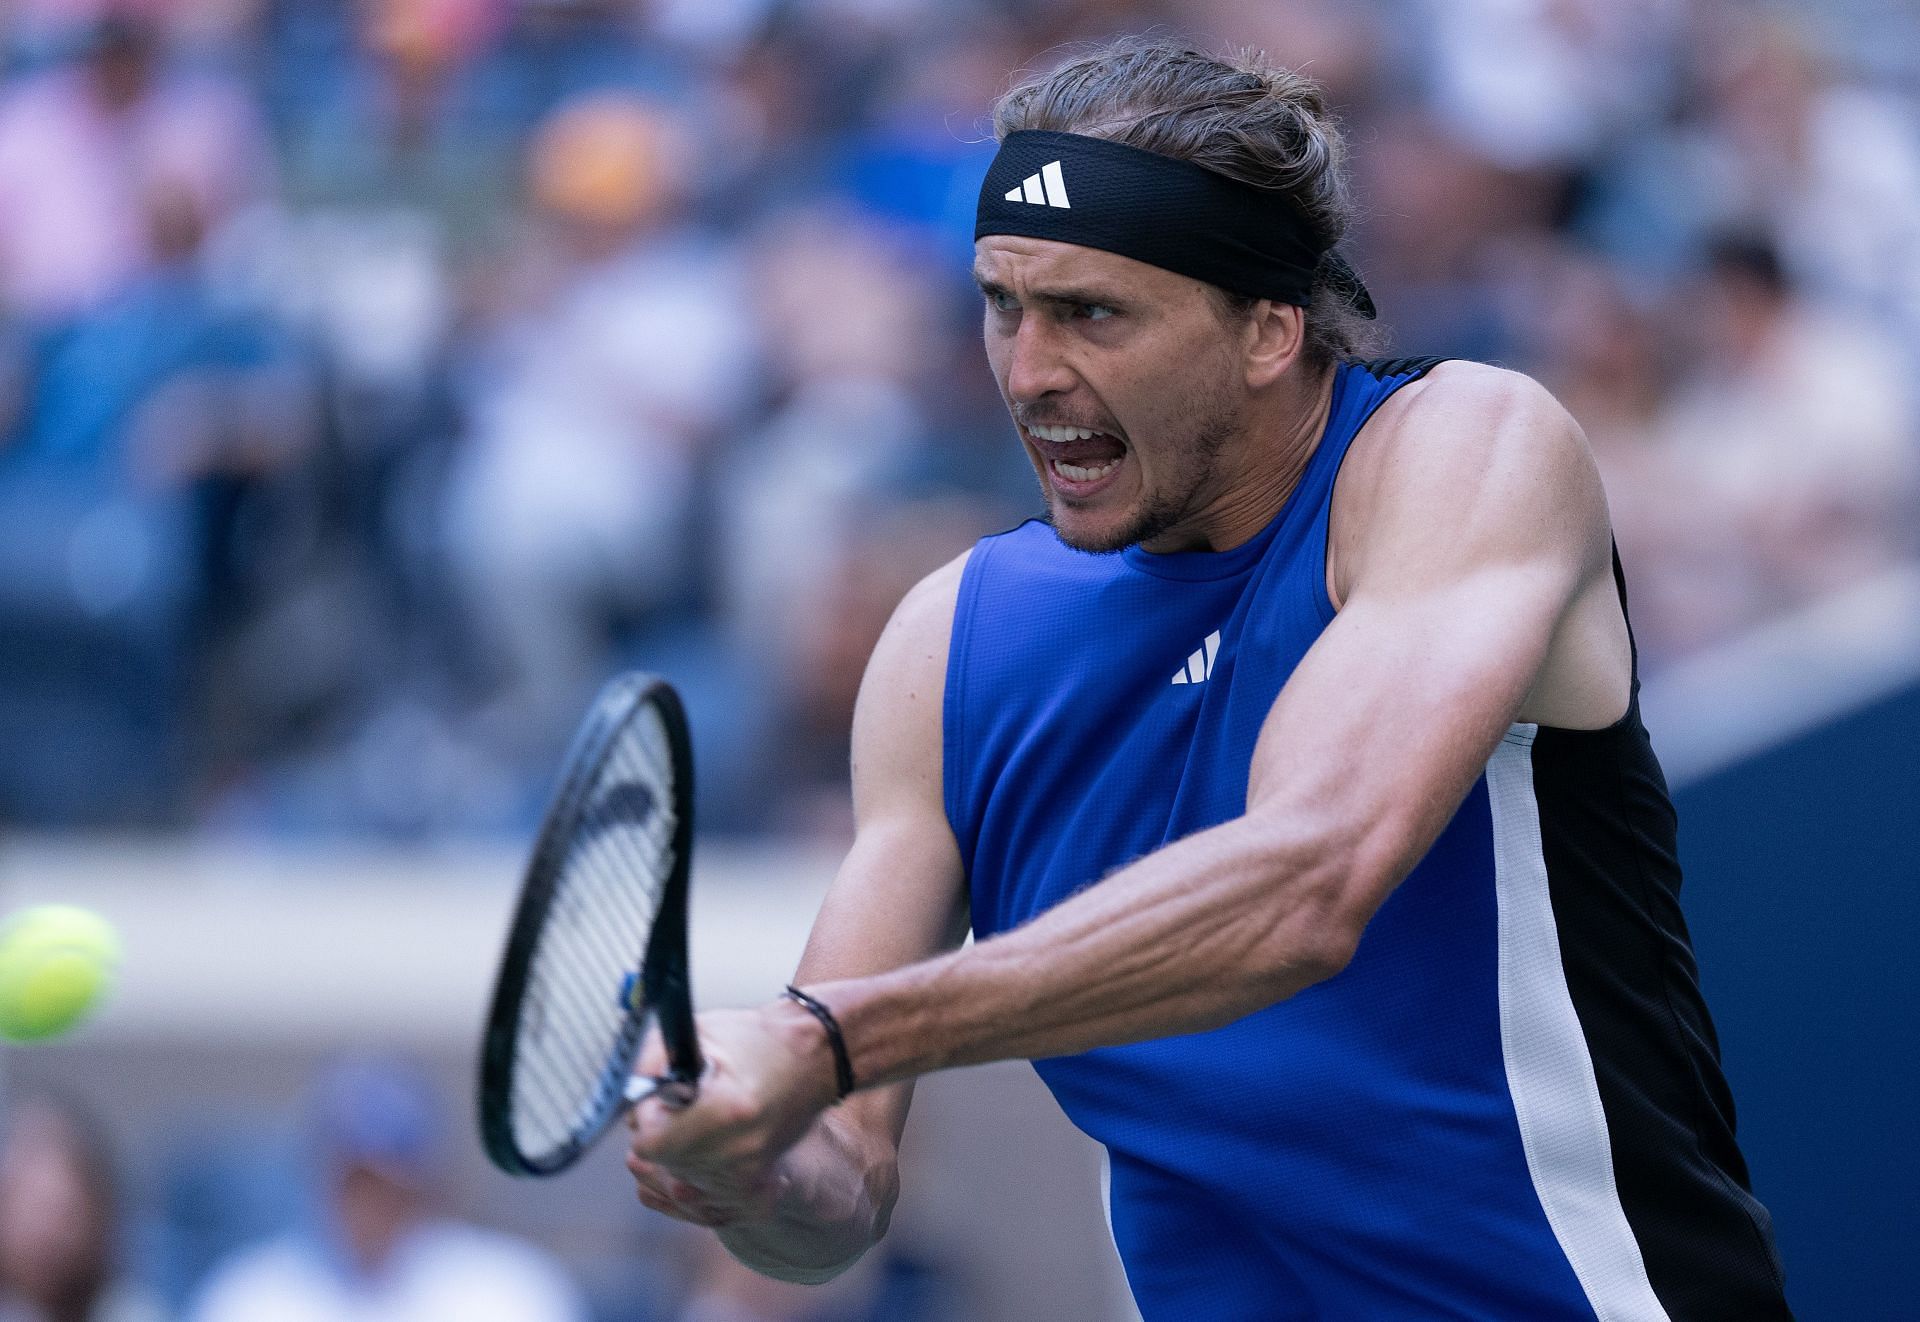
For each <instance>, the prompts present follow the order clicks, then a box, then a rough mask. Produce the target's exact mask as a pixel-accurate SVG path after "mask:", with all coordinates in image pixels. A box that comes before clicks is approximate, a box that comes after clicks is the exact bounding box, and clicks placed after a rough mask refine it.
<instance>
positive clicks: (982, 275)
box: [973, 266, 1122, 308]
mask: <svg viewBox="0 0 1920 1322" xmlns="http://www.w3.org/2000/svg"><path fill="white" fill-rule="evenodd" d="M973 283H975V284H976V285H978V286H980V292H981V293H982V294H984V295H986V296H987V297H988V298H992V297H993V296H994V295H995V294H1011V293H1012V292H1013V291H1012V290H1010V289H1008V288H1007V287H1006V286H1005V285H1003V284H1001V283H1000V282H999V281H997V280H994V279H992V278H990V277H989V276H988V275H987V273H986V272H985V271H982V270H981V269H980V268H979V267H977V266H976V267H974V268H973ZM1027 297H1028V298H1029V299H1032V300H1033V301H1035V302H1039V303H1068V304H1072V305H1074V306H1078V307H1092V306H1097V307H1103V308H1118V307H1120V306H1122V302H1121V299H1120V298H1119V296H1118V295H1116V294H1113V293H1110V292H1109V291H1107V290H1104V289H1101V288H1099V287H1098V286H1095V285H1057V286H1054V287H1052V288H1037V287H1036V288H1032V289H1029V290H1028V292H1027Z"/></svg>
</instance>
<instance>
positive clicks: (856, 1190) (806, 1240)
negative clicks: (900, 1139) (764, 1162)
mask: <svg viewBox="0 0 1920 1322" xmlns="http://www.w3.org/2000/svg"><path fill="white" fill-rule="evenodd" d="M837 1120H838V1117H837V1116H835V1115H828V1116H824V1117H822V1118H821V1120H820V1121H819V1122H818V1123H816V1124H815V1125H814V1127H813V1129H812V1130H810V1131H809V1132H808V1134H807V1137H806V1138H804V1139H802V1140H801V1141H800V1142H799V1143H797V1144H795V1145H794V1147H793V1149H792V1150H791V1151H790V1152H788V1153H787V1155H786V1157H785V1158H784V1159H783V1161H782V1163H781V1164H782V1172H781V1176H782V1179H783V1182H784V1186H783V1188H782V1190H781V1193H780V1196H779V1199H778V1201H777V1202H776V1204H775V1206H774V1209H773V1213H772V1215H770V1216H769V1217H768V1218H766V1219H765V1220H762V1221H756V1222H753V1223H750V1224H736V1225H732V1226H726V1227H722V1228H721V1229H720V1230H718V1231H717V1232H716V1233H717V1234H718V1235H719V1236H720V1242H721V1243H722V1244H724V1245H725V1246H726V1248H727V1251H728V1252H729V1253H731V1254H733V1256H734V1257H735V1258H738V1259H739V1260H740V1261H741V1262H742V1263H744V1264H745V1265H746V1266H748V1267H751V1268H752V1269H753V1270H754V1271H757V1272H759V1273H760V1274H761V1275H763V1276H771V1277H774V1278H776V1279H778V1280H783V1281H797V1282H800V1283H802V1284H807V1285H815V1284H818V1283H820V1282H822V1281H827V1280H831V1279H832V1278H834V1277H835V1276H838V1275H839V1274H840V1273H841V1272H844V1271H845V1270H847V1268H849V1267H851V1266H853V1264H854V1263H856V1262H858V1261H859V1260H860V1257H861V1256H862V1255H863V1254H864V1253H866V1251H867V1250H868V1249H869V1248H872V1247H873V1245H874V1244H876V1243H878V1242H879V1240H880V1237H881V1236H882V1235H884V1234H885V1233H886V1229H887V1221H888V1218H889V1217H890V1216H891V1215H892V1213H893V1203H894V1199H895V1196H896V1195H897V1194H898V1192H899V1182H898V1178H897V1175H896V1168H895V1165H894V1163H893V1161H892V1159H891V1158H890V1157H889V1156H887V1155H885V1154H880V1153H873V1152H869V1151H867V1150H865V1146H864V1145H863V1144H862V1143H861V1142H860V1141H859V1140H858V1138H857V1137H855V1136H853V1135H851V1134H849V1133H848V1132H846V1131H845V1130H844V1129H842V1128H841V1127H840V1126H839V1125H838V1123H837Z"/></svg>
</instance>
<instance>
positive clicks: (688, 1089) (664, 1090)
mask: <svg viewBox="0 0 1920 1322" xmlns="http://www.w3.org/2000/svg"><path fill="white" fill-rule="evenodd" d="M699 1094H700V1087H699V1085H698V1084H695V1083H689V1082H688V1081H687V1080H685V1079H676V1078H674V1077H673V1076H672V1075H668V1076H667V1077H665V1078H655V1077H654V1076H653V1075H651V1074H636V1075H634V1076H633V1077H632V1078H630V1079H628V1080H627V1086H626V1088H625V1090H624V1092H623V1093H622V1095H623V1096H624V1097H625V1098H626V1100H627V1105H628V1106H638V1105H640V1103H642V1102H644V1101H646V1100H647V1098H649V1097H655V1096H657V1097H659V1099H660V1103H661V1105H663V1106H665V1107H666V1108H667V1109H668V1110H670V1111H678V1110H682V1109H684V1108H685V1107H689V1106H692V1105H693V1099H694V1098H695V1097H697V1096H699Z"/></svg>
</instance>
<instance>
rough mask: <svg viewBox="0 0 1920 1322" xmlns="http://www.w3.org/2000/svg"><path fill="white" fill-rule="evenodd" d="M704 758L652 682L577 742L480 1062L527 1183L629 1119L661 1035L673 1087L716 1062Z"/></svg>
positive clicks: (603, 710) (499, 981)
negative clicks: (702, 1000)
mask: <svg viewBox="0 0 1920 1322" xmlns="http://www.w3.org/2000/svg"><path fill="white" fill-rule="evenodd" d="M692 849H693V751H692V745H691V742H690V740H689V737H688V731H687V718H686V710H685V708H684V707H683V706H682V705H681V702H680V698H679V695H678V694H676V693H675V692H674V690H673V688H672V686H671V685H669V684H668V683H667V682H666V681H665V680H662V679H660V678H658V677H656V676H653V675H646V674H638V673H635V674H626V675H621V676H619V677H618V678H616V679H614V680H613V681H611V682H610V683H608V684H607V686H606V687H605V688H604V689H602V690H601V692H600V694H599V696H598V697H597V698H596V699H595V700H594V703H593V706H592V707H591V708H590V709H589V711H588V713H587V716H586V718H585V720H584V721H582V723H581V726H580V730H579V732H578V733H577V734H576V735H575V736H574V741H573V745H572V747H571V748H570V749H569V751H568V754H567V758H566V761H565V763H564V765H563V769H562V772H561V775H560V784H559V788H558V789H557V790H556V791H555V794H554V798H553V802H552V804H551V805H550V806H549V807H548V809H547V813H546V817H545V818H544V819H543V821H542V822H541V826H540V832H539V835H538V837H537V838H536V840H535V842H534V847H533V851H532V854H531V856H530V858H529V861H528V864H527V869H526V874H525V877H524V879H523V881H522V883H521V888H520V896H519V899H518V901H517V902H516V904H515V906H514V913H513V920H512V924H511V926H510V928H509V930H508V933H507V941H506V948H505V951H504V953H503V954H502V956H501V960H500V970H499V973H498V975H497V977H496V978H495V982H494V991H493V999H492V1003H491V1005H490V1008H489V1010H488V1014H487V1023H486V1030H485V1034H484V1038H483V1041H482V1044H481V1053H480V1089H479V1092H480V1096H479V1102H480V1134H481V1140H482V1143H483V1145H484V1146H485V1148H486V1151H487V1155H488V1156H489V1157H490V1158H491V1159H492V1161H493V1163H494V1164H495V1165H496V1166H498V1167H499V1168H500V1169H502V1170H504V1171H506V1172H508V1173H509V1174H513V1175H551V1174H554V1173H556V1172H558V1171H561V1170H564V1169H566V1167H568V1166H570V1165H572V1164H573V1162H574V1161H576V1160H577V1159H578V1158H579V1157H580V1155H581V1154H582V1153H584V1152H585V1151H586V1149H587V1148H588V1147H589V1146H591V1145H592V1143H593V1142H594V1140H595V1139H597V1138H599V1137H600V1135H601V1134H603V1133H605V1132H606V1130H607V1128H608V1127H609V1126H610V1125H611V1124H612V1123H613V1122H614V1120H615V1119H616V1118H617V1117H618V1116H619V1114H620V1112H621V1110H622V1108H623V1107H624V1105H625V1104H626V1103H625V1093H626V1088H627V1082H628V1079H629V1077H630V1076H631V1074H632V1072H633V1066H634V1061H635V1059H636V1057H637V1056H638V1055H639V1052H640V1047H641V1044H642V1042H643V1040H644V1038H645V1035H646V1031H647V1027H648V1024H649V1023H650V1022H657V1023H658V1025H659V1027H660V1030H661V1035H662V1038H663V1040H664V1043H665V1046H666V1049H667V1056H668V1061H669V1069H668V1073H667V1076H666V1077H667V1078H668V1079H670V1080H673V1081H674V1082H676V1083H679V1084H682V1085H685V1086H686V1087H687V1088H691V1087H692V1085H693V1084H694V1082H695V1081H696V1080H698V1078H699V1077H700V1071H701V1068H702V1061H701V1058H700V1049H699V1043H698V1040H697V1039H696V1037H695V1035H694V1029H693V1002H692V998H691V995H690V991H689V987H688V978H687V877H688V870H689V867H690V864H691V862H692Z"/></svg>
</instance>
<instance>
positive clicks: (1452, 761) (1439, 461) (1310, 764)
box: [1248, 388, 1607, 922]
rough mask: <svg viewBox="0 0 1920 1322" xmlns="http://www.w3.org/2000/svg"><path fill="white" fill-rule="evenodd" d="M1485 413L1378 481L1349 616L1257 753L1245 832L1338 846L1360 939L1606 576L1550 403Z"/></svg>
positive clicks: (1596, 508) (1586, 469) (1594, 503)
mask: <svg viewBox="0 0 1920 1322" xmlns="http://www.w3.org/2000/svg"><path fill="white" fill-rule="evenodd" d="M1536 389H1537V388H1536ZM1499 403H1500V406H1499V407H1494V408H1491V409H1488V410H1482V411H1479V412H1476V411H1475V410H1473V409H1471V408H1468V409H1458V408H1456V409H1454V410H1452V411H1451V412H1450V413H1449V414H1448V416H1447V420H1446V421H1445V422H1443V423H1440V424H1438V425H1429V426H1426V427H1424V428H1422V429H1421V430H1420V432H1419V437H1420V440H1421V441H1422V442H1423V443H1424V444H1425V445H1426V446H1427V448H1426V450H1425V451H1424V452H1423V453H1420V454H1412V455H1409V456H1407V458H1406V460H1405V461H1404V462H1401V463H1398V464H1396V465H1393V466H1390V467H1388V468H1386V469H1383V470H1382V471H1383V474H1384V476H1383V477H1382V478H1381V479H1380V480H1379V482H1378V483H1377V485H1376V487H1375V489H1374V490H1372V491H1370V492H1369V493H1368V500H1367V508H1366V509H1365V511H1364V513H1365V516H1366V517H1367V518H1368V519H1369V521H1370V523H1371V526H1370V527H1369V528H1368V529H1366V530H1365V534H1364V536H1363V537H1362V538H1360V539H1359V540H1358V541H1357V542H1356V546H1357V554H1356V556H1355V562H1354V566H1355V567H1354V569H1353V572H1352V575H1351V579H1350V583H1349V588H1348V592H1347V595H1346V601H1345V602H1344V604H1343V605H1342V606H1341V607H1340V610H1339V612H1338V613H1337V614H1336V616H1335V617H1334V620H1333V621H1332V623H1331V624H1329V625H1328V627H1327V628H1326V630H1325V631H1324V632H1323V633H1322V635H1321V637H1320V638H1319V640H1318V641H1317V642H1316V643H1315V644H1314V646H1313V647H1312V648H1311V649H1310V650H1309V652H1308V653H1307V655H1306V657H1305V658H1304V659H1303V660H1302V661H1301V663H1300V665H1299V667H1298V668H1297V669H1296V670H1295V672H1294V674H1293V675H1292V677H1291V678H1290V679H1289V680H1288V682H1287V684H1286V686H1285V689H1284V690H1283V691H1282V693H1281V694H1280V696H1279V699H1278V700H1277V701H1276V702H1275V704H1274V707H1273V710H1272V712H1271V713H1270V714H1269V716H1268V719H1267V723H1266V725H1265V727H1264V728H1263V731H1262V734H1261V738H1260V741H1259V744H1258V746H1257V748H1256V751H1255V756H1254V762H1253V767H1252V774H1251V777H1250V781H1249V788H1248V813H1249V816H1250V817H1254V818H1256V819H1260V818H1263V817H1264V818H1268V819H1271V820H1274V821H1276V822H1297V821H1302V820H1305V821H1310V822H1314V823H1316V824H1317V826H1316V828H1315V829H1318V830H1321V831H1323V832H1325V833H1327V835H1328V836H1329V837H1330V838H1333V839H1335V840H1337V841H1338V846H1337V848H1338V852H1339V853H1340V856H1341V859H1342V863H1343V866H1342V867H1341V868H1340V869H1338V871H1339V872H1340V874H1341V876H1342V881H1341V883H1340V884H1342V885H1343V886H1345V887H1347V888H1349V890H1350V894H1349V895H1348V896H1347V897H1345V898H1346V901H1347V903H1346V905H1345V907H1346V909H1347V911H1348V912H1350V913H1351V914H1353V915H1354V916H1355V918H1356V921H1357V922H1364V921H1365V919H1366V917H1367V916H1370V914H1371V912H1372V910H1373V908H1374V907H1377V905H1378V904H1379V903H1380V901H1381V900H1383V899H1384V898H1385V896H1386V894H1387V893H1388V892H1389V891H1390V890H1391V888H1392V887H1393V886H1394V885H1396V884H1398V882H1399V880H1400V878H1401V877H1402V876H1404V875H1405V873H1406V871H1407V870H1408V869H1409V868H1411V867H1412V866H1413V864H1414V863H1415V862H1417V861H1418V859H1419V857H1420V855H1421V854H1423V853H1424V852H1425V851H1426V850H1427V849H1428V848H1429V847H1430V846H1431V845H1432V843H1433V840H1434V839H1435V838H1436V837H1437V836H1438V835H1439V833H1440V831H1441V830H1442V828H1444V826H1445V825H1446V822H1447V820H1448V819H1449V818H1450V817H1451V816H1452V814H1453V812H1454V811H1455V810H1456V809H1457V807H1458V806H1459V803H1460V801H1461V799H1462V798H1463V797H1464V796H1465V795H1466V793H1467V791H1468V790H1469V789H1470V788H1471V787H1472V785H1473V783H1474V781H1475V780H1476V779H1477V778H1478V776H1479V775H1480V774H1481V772H1482V770H1483V769H1484V768H1485V765H1486V762H1487V759H1488V758H1489V757H1490V756H1491V755H1492V752H1493V749H1494V748H1495V746H1496V745H1497V744H1498V742H1499V740H1500V738H1501V736H1502V735H1503V734H1504V733H1505V732H1506V730H1507V729H1508V727H1509V726H1510V725H1511V724H1512V723H1513V722H1514V721H1515V720H1516V719H1518V717H1519V714H1520V712H1521V709H1522V707H1523V705H1524V704H1525V702H1526V701H1527V698H1528V695H1529V693H1530V692H1532V690H1533V688H1534V686H1535V683H1536V682H1537V680H1538V679H1539V677H1540V675H1541V673H1542V671H1543V668H1544V667H1545V665H1546V663H1547V659H1548V656H1549V653H1550V652H1551V651H1552V649H1553V647H1554V644H1555V639H1556V636H1557V635H1558V633H1559V631H1560V629H1561V626H1562V623H1563V621H1564V620H1565V619H1566V617H1567V614H1568V611H1569V609H1570V607H1571V606H1572V604H1573V603H1574V601H1575V600H1576V598H1577V597H1578V596H1579V594H1580V593H1581V592H1582V591H1583V590H1585V588H1586V587H1587V585H1588V584H1590V583H1591V582H1592V581H1593V579H1594V576H1595V575H1596V574H1599V575H1604V574H1605V573H1606V572H1607V570H1606V564H1607V558H1606V555H1607V553H1606V549H1605V548H1606V546H1607V534H1606V512H1605V502H1604V498H1603V497H1602V496H1601V494H1600V490H1599V486H1598V482H1597V479H1595V478H1594V477H1593V475H1592V470H1591V462H1590V460H1589V459H1588V458H1587V456H1586V454H1585V450H1584V444H1583V442H1582V441H1581V438H1580V437H1579V435H1578V432H1577V429H1574V428H1573V426H1572V423H1571V420H1569V419H1567V418H1566V417H1565V415H1564V413H1561V412H1559V411H1558V409H1557V406H1551V401H1550V400H1547V401H1545V402H1544V403H1543V402H1541V400H1539V399H1530V398H1527V397H1525V396H1522V397H1521V398H1520V399H1519V400H1518V402H1517V403H1515V402H1513V401H1500V402H1499ZM1449 427H1451V428H1453V429H1456V430H1455V431H1454V432H1453V434H1448V428H1449Z"/></svg>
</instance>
